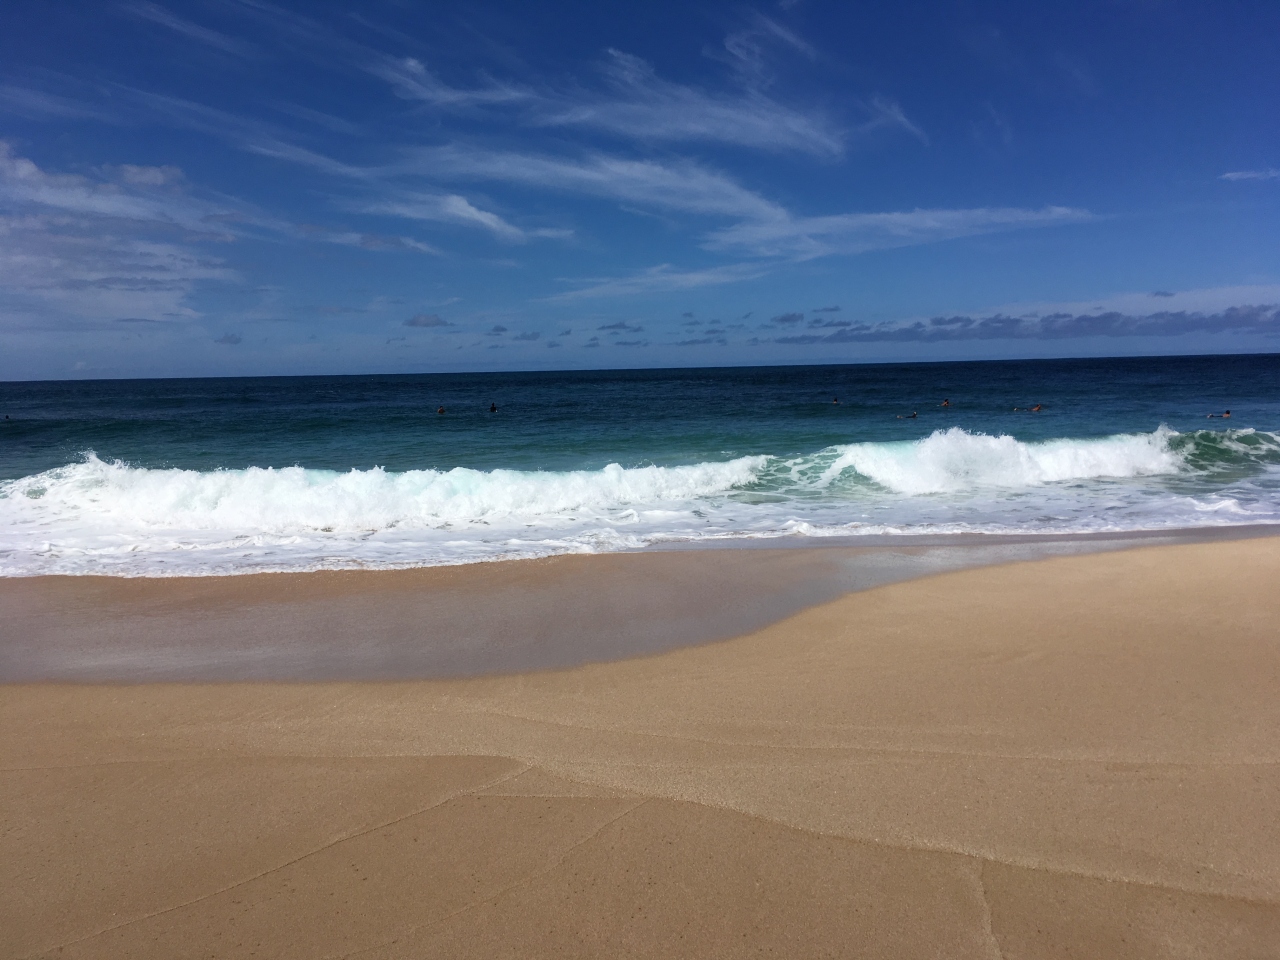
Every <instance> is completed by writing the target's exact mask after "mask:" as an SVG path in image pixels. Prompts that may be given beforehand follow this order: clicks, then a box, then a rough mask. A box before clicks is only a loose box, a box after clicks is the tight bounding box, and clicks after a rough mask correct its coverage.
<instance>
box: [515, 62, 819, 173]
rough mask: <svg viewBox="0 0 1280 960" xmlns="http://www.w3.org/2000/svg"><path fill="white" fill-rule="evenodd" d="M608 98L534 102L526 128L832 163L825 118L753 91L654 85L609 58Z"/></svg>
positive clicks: (646, 70)
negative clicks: (787, 154)
mask: <svg viewBox="0 0 1280 960" xmlns="http://www.w3.org/2000/svg"><path fill="white" fill-rule="evenodd" d="M608 54H609V60H608V62H607V63H606V66H605V77H606V79H607V81H608V83H609V86H610V90H611V92H610V94H587V93H579V94H576V95H574V96H572V97H569V96H564V95H556V96H547V97H544V98H541V99H540V100H539V101H538V103H537V104H536V106H535V110H534V113H533V118H534V120H533V122H535V123H537V124H540V125H543V126H580V127H591V128H593V129H597V130H605V131H608V132H610V133H615V134H619V135H622V136H626V137H630V138H633V139H637V140H657V141H667V140H677V141H678V140H695V141H697V140H701V141H713V142H718V143H731V144H735V145H738V146H745V147H756V148H762V149H767V150H794V151H799V152H802V153H813V154H817V155H819V156H829V157H834V156H839V155H840V154H841V153H842V152H843V150H844V144H843V141H842V138H841V135H840V132H839V131H838V130H837V129H836V128H835V127H834V125H833V124H831V123H830V122H829V121H828V120H826V119H825V118H824V117H821V116H819V115H816V114H805V113H801V112H799V111H796V110H793V109H791V108H789V107H786V106H783V105H782V104H780V103H778V102H777V101H775V100H773V99H771V98H770V97H767V96H765V95H764V94H763V93H760V92H759V91H757V90H754V89H748V90H746V91H744V92H742V93H738V94H712V93H706V92H704V91H701V90H697V89H695V88H693V87H688V86H683V85H681V84H676V83H671V82H669V81H665V80H662V79H660V78H659V77H658V76H657V74H656V73H655V72H654V70H653V68H652V67H651V66H650V65H649V64H648V63H646V62H645V61H644V60H641V59H640V58H639V57H634V56H632V55H630V54H627V53H623V52H621V51H618V50H610V51H608Z"/></svg>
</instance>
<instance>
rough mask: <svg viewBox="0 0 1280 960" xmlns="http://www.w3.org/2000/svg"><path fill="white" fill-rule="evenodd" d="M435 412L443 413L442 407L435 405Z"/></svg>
mask: <svg viewBox="0 0 1280 960" xmlns="http://www.w3.org/2000/svg"><path fill="white" fill-rule="evenodd" d="M436 413H444V407H436Z"/></svg>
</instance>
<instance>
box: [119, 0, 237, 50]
mask: <svg viewBox="0 0 1280 960" xmlns="http://www.w3.org/2000/svg"><path fill="white" fill-rule="evenodd" d="M121 9H122V10H124V12H125V13H128V14H130V15H131V16H134V17H137V18H139V19H141V20H149V21H150V22H152V23H156V24H159V25H160V26H162V27H168V28H169V29H170V30H172V31H173V32H174V33H177V34H181V35H182V36H184V37H187V38H189V39H191V40H196V41H198V42H200V43H203V44H205V45H207V46H210V47H213V48H215V49H217V50H221V51H222V52H223V53H231V54H235V55H236V56H238V57H253V56H257V54H258V50H257V48H256V47H255V46H254V45H253V44H250V43H248V42H246V41H244V40H240V39H237V38H235V37H229V36H227V35H226V34H225V33H221V32H219V31H217V30H212V29H210V28H209V27H204V26H201V25H200V24H198V23H194V22H193V21H191V20H188V19H186V18H185V17H180V16H178V15H177V14H175V13H173V12H172V11H170V10H167V9H166V8H164V7H162V6H160V5H159V4H158V3H151V2H149V0H133V2H131V3H125V4H123V5H122V6H121Z"/></svg>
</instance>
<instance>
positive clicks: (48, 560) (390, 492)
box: [0, 428, 1280, 575]
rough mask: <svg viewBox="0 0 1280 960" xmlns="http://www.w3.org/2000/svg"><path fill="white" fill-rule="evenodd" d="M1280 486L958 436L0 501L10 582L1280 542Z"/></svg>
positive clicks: (1150, 444)
mask: <svg viewBox="0 0 1280 960" xmlns="http://www.w3.org/2000/svg"><path fill="white" fill-rule="evenodd" d="M1224 465H1225V467H1224ZM1226 468H1229V470H1228V472H1229V473H1230V474H1231V475H1230V476H1229V477H1227V478H1226V479H1225V480H1221V481H1219V480H1215V479H1213V477H1214V471H1215V470H1220V469H1226ZM1278 471H1280V438H1277V437H1275V436H1273V435H1271V434H1265V433H1261V432H1255V431H1226V432H1222V433H1212V434H1210V433H1209V432H1204V433H1203V435H1201V434H1195V435H1182V434H1178V433H1177V432H1175V431H1172V430H1169V429H1167V428H1161V429H1159V430H1157V431H1154V432H1152V433H1148V434H1132V435H1119V436H1111V437H1103V438H1098V439H1055V440H1048V441H1043V442H1038V443H1029V442H1025V441H1019V440H1016V439H1014V438H1012V437H1008V436H988V435H984V434H972V433H968V432H966V431H964V430H961V429H959V428H952V429H950V430H945V431H937V432H935V433H933V434H932V435H930V436H928V437H925V438H923V439H921V440H917V441H903V442H893V443H852V444H847V445H841V446H836V447H830V448H827V449H825V450H821V451H818V452H817V453H814V454H812V455H808V456H804V457H796V458H781V457H771V456H764V455H760V456H750V457H741V458H738V459H734V460H728V461H723V462H707V463H697V464H691V465H687V466H637V467H627V468H624V467H622V466H620V465H618V464H610V465H609V466H606V467H604V468H602V469H599V470H577V471H565V472H551V471H517V470H493V471H479V470H470V469H463V468H459V469H453V470H447V471H437V470H411V471H406V472H402V473H394V472H388V471H385V470H382V469H372V470H351V471H348V472H345V473H341V472H334V471H327V470H309V469H305V468H303V467H286V468H277V469H270V468H249V469H244V470H216V471H209V472H198V471H192V470H179V469H164V470H162V469H144V468H139V467H134V466H130V465H127V464H123V463H110V462H105V461H102V460H100V459H98V458H97V457H95V456H93V455H88V456H86V457H85V459H84V460H83V461H82V462H80V463H74V464H69V465H67V466H64V467H60V468H58V469H56V470H50V471H47V472H45V473H42V474H39V475H37V476H32V477H25V478H22V479H20V480H12V481H6V482H4V483H0V574H4V575H30V574H38V573H115V574H121V575H174V574H202V573H239V572H250V571H257V570H299V569H316V568H326V567H327V568H332V567H357V566H366V567H367V566H372V567H404V566H422V565H431V564H440V563H455V562H465V561H469V560H478V559H487V558H496V557H511V556H540V555H545V554H550V553H564V552H573V551H598V550H618V549H630V548H637V547H643V546H645V545H648V544H652V543H656V542H663V541H671V540H705V539H723V538H730V537H777V536H835V535H857V534H867V533H879V534H894V533H896V534H911V533H948V532H970V531H985V532H993V533H994V532H1000V533H1011V532H1033V531H1034V532H1060V533H1069V532H1084V531H1095V530H1128V529H1153V528H1167V527H1176V526H1197V525H1205V524H1215V525H1221V524H1233V523H1250V522H1252V523H1257V522H1280V472H1278Z"/></svg>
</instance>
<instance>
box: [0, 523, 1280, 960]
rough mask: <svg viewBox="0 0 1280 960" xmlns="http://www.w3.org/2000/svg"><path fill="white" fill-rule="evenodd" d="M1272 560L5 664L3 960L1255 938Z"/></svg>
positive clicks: (1267, 752) (980, 949)
mask: <svg viewBox="0 0 1280 960" xmlns="http://www.w3.org/2000/svg"><path fill="white" fill-rule="evenodd" d="M760 555H761V556H766V554H763V553H762V554H760ZM670 556H671V557H676V556H692V555H691V554H685V555H675V554H672V555H670ZM714 558H715V554H714V553H710V552H708V553H705V554H703V555H702V556H701V558H700V559H698V561H697V562H699V563H703V564H710V563H714V562H715V560H714ZM594 559H596V558H584V559H583V560H582V561H581V562H584V563H589V562H592V561H593V560H594ZM672 562H688V561H672ZM244 579H245V581H246V583H248V582H249V580H248V578H244ZM677 579H678V578H677ZM317 582H318V581H317ZM1277 582H1280V538H1258V539H1252V540H1240V541H1233V542H1217V543H1213V542H1211V543H1197V544H1182V545H1173V546H1155V547H1143V548H1139V549H1129V550H1123V551H1116V552H1108V553H1098V554H1091V555H1084V556H1063V557H1055V558H1050V559H1045V560H1039V561H1035V562H1019V563H1013V564H1008V565H1002V566H994V567H985V568H980V569H968V570H960V571H953V572H946V573H940V574H936V575H932V576H927V577H923V578H919V579H913V580H909V581H907V582H900V583H892V584H888V585H884V586H878V587H875V588H873V589H868V590H864V591H862V592H855V593H849V594H846V595H843V596H837V597H836V598H835V599H827V600H825V601H824V602H821V603H818V605H816V606H808V607H805V608H803V609H798V610H796V611H794V612H790V613H788V614H787V615H786V616H785V617H784V618H783V619H781V620H779V621H777V622H772V623H769V624H768V625H766V626H763V627H761V628H759V629H754V630H752V631H750V632H747V633H745V634H743V635H741V636H736V637H733V638H731V639H723V640H718V641H716V642H709V643H704V644H702V645H698V646H691V647H682V648H677V649H668V650H664V651H662V652H654V653H650V654H648V655H644V656H633V657H631V658H629V659H621V660H615V661H614V662H606V663H591V664H585V665H581V666H577V667H572V668H567V669H558V670H551V669H545V670H535V669H526V670H523V671H520V672H510V673H501V674H496V675H489V676H478V677H471V678H458V679H438V680H414V681H400V682H390V681H385V682H309V683H301V682H293V683H285V682H257V683H230V682H223V683H150V684H141V685H124V684H118V683H117V684H107V683H95V684H91V683H79V684H70V683H64V684H51V683H10V684H8V685H4V686H0V726H2V729H3V738H0V764H2V766H3V771H4V772H3V777H2V778H0V792H2V798H0V818H2V820H3V830H2V831H0V883H3V887H4V889H5V890H6V891H7V892H8V894H9V895H8V896H6V897H5V898H3V900H0V941H2V949H0V953H3V955H4V956H6V957H42V956H50V957H52V956H58V957H126V956H127V957H156V958H175V957H248V956H261V957H308V958H311V957H349V956H360V957H370V958H376V957H387V958H392V957H473V956H474V957H599V956H609V957H619V956H635V957H662V956H691V957H692V956H696V957H737V956H777V957H817V956H828V957H845V956H868V957H904V958H908V957H909V958H915V957H933V956H939V957H992V958H994V957H1001V958H1044V957H1090V958H1103V957H1206V958H1207V957H1213V958H1224V957H1240V958H1245V957H1249V958H1257V957H1271V956H1280V818H1278V817H1277V816H1276V809H1277V797H1280V772H1278V771H1280V766H1278V761H1280V698H1278V697H1277V696H1276V693H1277V690H1280V629H1278V628H1277V626H1276V623H1277V614H1278V613H1280V601H1278V600H1277V592H1276V584H1277ZM137 589H142V588H141V587H139V588H137ZM707 598H708V599H707V602H709V603H711V602H721V603H723V602H727V601H725V599H724V597H723V596H720V595H717V594H714V592H712V593H709V594H707ZM33 602H34V601H33ZM40 602H45V601H43V600H41V601H40ZM648 602H649V603H650V604H651V605H652V606H653V608H654V609H655V610H656V609H659V608H661V607H662V604H663V598H662V595H661V591H654V592H652V593H651V595H650V599H649V600H648ZM681 602H682V603H683V602H685V601H681ZM690 602H692V601H690ZM13 609H17V608H16V607H15V608H13ZM22 609H23V610H27V611H28V613H29V612H30V610H31V609H35V608H32V607H24V608H22ZM565 615H566V616H572V611H568V610H567V611H566V613H565ZM753 615H755V614H753ZM15 616H16V615H15ZM166 616H169V617H170V619H169V620H166V621H164V622H165V624H166V629H180V625H181V622H182V618H183V617H185V618H187V621H188V622H189V623H190V624H191V625H192V629H193V630H198V629H199V624H200V623H201V622H203V621H205V620H207V619H208V618H209V614H208V612H207V609H202V608H201V607H200V605H199V604H195V603H190V602H186V601H184V603H180V604H177V606H176V612H175V609H170V610H169V612H168V613H167V614H166ZM760 616H764V615H763V614H760ZM10 619H13V618H10ZM765 619H768V618H767V617H766V618H765ZM725 622H727V621H725Z"/></svg>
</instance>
